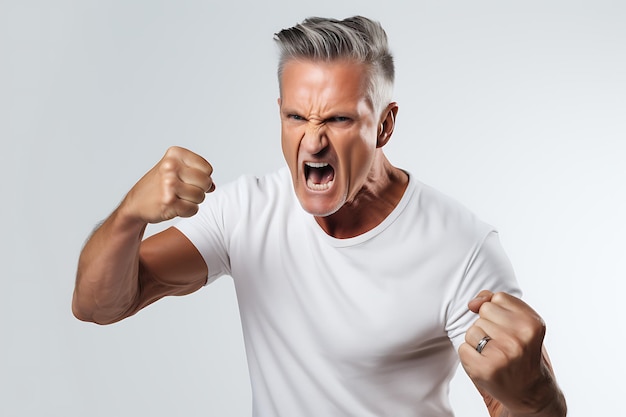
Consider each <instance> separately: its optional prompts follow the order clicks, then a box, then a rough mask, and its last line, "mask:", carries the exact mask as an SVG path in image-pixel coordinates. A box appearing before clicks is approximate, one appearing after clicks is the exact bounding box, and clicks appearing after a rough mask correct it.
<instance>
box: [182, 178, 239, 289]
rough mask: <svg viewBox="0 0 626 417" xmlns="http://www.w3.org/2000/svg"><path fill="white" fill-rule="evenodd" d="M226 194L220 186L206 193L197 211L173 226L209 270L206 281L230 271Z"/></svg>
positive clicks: (213, 279) (211, 280) (209, 281)
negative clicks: (225, 208) (194, 249)
mask: <svg viewBox="0 0 626 417" xmlns="http://www.w3.org/2000/svg"><path fill="white" fill-rule="evenodd" d="M225 200H227V199H226V196H225V195H224V193H223V192H221V191H220V190H216V191H215V192H213V193H212V194H210V195H208V196H207V198H206V200H205V201H204V202H203V203H202V204H201V205H200V210H199V211H198V213H197V214H196V215H195V216H193V217H189V218H183V219H180V220H179V221H178V222H177V223H176V224H175V226H174V227H176V228H177V229H178V230H179V231H180V232H182V233H183V234H184V235H185V236H186V237H187V239H189V240H190V241H191V243H193V245H194V246H195V247H196V249H198V252H200V254H201V255H202V258H204V262H205V263H206V265H207V268H208V270H209V276H208V280H207V284H209V283H211V282H213V281H215V280H216V279H217V278H218V277H220V276H222V275H229V274H230V258H229V255H228V242H227V238H226V236H227V233H226V230H225V224H226V222H225V219H224V205H225Z"/></svg>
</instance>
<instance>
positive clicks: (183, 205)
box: [174, 200, 200, 217]
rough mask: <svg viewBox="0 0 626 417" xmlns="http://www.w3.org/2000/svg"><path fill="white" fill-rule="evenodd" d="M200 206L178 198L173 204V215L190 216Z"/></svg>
mask: <svg viewBox="0 0 626 417" xmlns="http://www.w3.org/2000/svg"><path fill="white" fill-rule="evenodd" d="M199 209H200V206H198V204H195V203H192V202H189V201H186V200H178V201H177V202H176V204H175V205H174V212H175V213H174V214H175V217H191V216H193V215H194V214H196V213H197V212H198V210H199Z"/></svg>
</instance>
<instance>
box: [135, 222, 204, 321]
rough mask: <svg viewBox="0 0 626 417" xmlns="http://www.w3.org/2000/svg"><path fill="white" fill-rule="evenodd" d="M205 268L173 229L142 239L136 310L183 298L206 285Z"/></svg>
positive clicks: (198, 257)
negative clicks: (167, 300)
mask: <svg viewBox="0 0 626 417" xmlns="http://www.w3.org/2000/svg"><path fill="white" fill-rule="evenodd" d="M207 276H208V268H207V266H206V263H205V261H204V259H203V258H202V255H200V252H198V250H197V249H196V247H195V246H194V245H193V243H191V242H190V241H189V239H187V237H186V236H185V235H184V234H183V233H182V232H180V231H179V230H178V229H176V228H173V227H171V228H169V229H166V230H164V231H162V232H160V233H157V234H156V235H154V236H151V237H149V238H147V239H145V240H144V241H143V242H142V243H141V247H140V249H139V283H140V291H139V295H138V297H139V300H138V303H137V304H138V305H137V310H139V309H141V308H143V307H145V306H146V305H148V304H151V303H153V302H154V301H156V300H158V299H160V298H162V297H165V296H168V295H185V294H189V293H192V292H194V291H196V290H198V289H200V288H201V287H202V286H203V285H204V284H206V281H207Z"/></svg>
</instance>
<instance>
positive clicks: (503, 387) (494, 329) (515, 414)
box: [459, 291, 567, 417]
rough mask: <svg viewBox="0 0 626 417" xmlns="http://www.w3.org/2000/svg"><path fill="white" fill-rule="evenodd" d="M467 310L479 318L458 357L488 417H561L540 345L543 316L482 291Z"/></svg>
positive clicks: (561, 400) (561, 402)
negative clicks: (484, 405) (477, 392)
mask: <svg viewBox="0 0 626 417" xmlns="http://www.w3.org/2000/svg"><path fill="white" fill-rule="evenodd" d="M469 308H470V310H471V311H473V312H474V313H478V314H479V318H478V319H477V320H476V322H474V324H473V325H472V326H471V327H470V328H469V329H468V331H467V333H466V334H465V343H463V344H462V345H461V346H460V347H459V356H460V359H461V364H462V365H463V368H464V369H465V372H467V374H468V375H469V377H470V378H471V379H472V381H473V382H474V385H476V387H477V388H478V391H479V392H480V393H481V395H482V396H483V398H484V400H485V404H486V405H487V408H488V409H489V414H490V416H491V417H564V416H565V415H566V414H567V406H566V403H565V397H564V396H563V393H562V392H561V390H560V389H559V387H558V384H557V382H556V377H555V375H554V371H553V369H552V366H551V364H550V360H549V358H548V355H547V352H546V350H545V348H544V346H543V339H544V336H545V330H546V327H545V323H544V321H543V320H542V318H541V317H540V316H539V315H538V314H537V313H536V312H535V311H534V310H533V309H532V308H531V307H530V306H528V305H527V304H526V303H524V302H523V301H522V300H520V299H519V298H516V297H514V296H512V295H509V294H506V293H495V294H494V293H492V292H490V291H481V292H480V293H479V294H478V296H476V298H474V299H473V300H472V301H470V303H469ZM479 345H481V346H480V347H479ZM479 350H481V352H479Z"/></svg>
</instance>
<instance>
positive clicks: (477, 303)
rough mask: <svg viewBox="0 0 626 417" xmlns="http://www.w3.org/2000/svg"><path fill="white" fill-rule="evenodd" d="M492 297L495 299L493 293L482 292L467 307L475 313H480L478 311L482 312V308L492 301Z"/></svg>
mask: <svg viewBox="0 0 626 417" xmlns="http://www.w3.org/2000/svg"><path fill="white" fill-rule="evenodd" d="M491 297H493V293H492V292H491V291H489V290H482V291H481V292H479V293H478V294H477V295H476V297H474V298H473V299H472V300H471V301H470V302H469V303H468V304H467V306H468V307H469V309H470V310H471V311H473V312H474V313H478V310H480V307H481V306H482V305H483V304H484V303H487V302H489V301H491Z"/></svg>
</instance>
